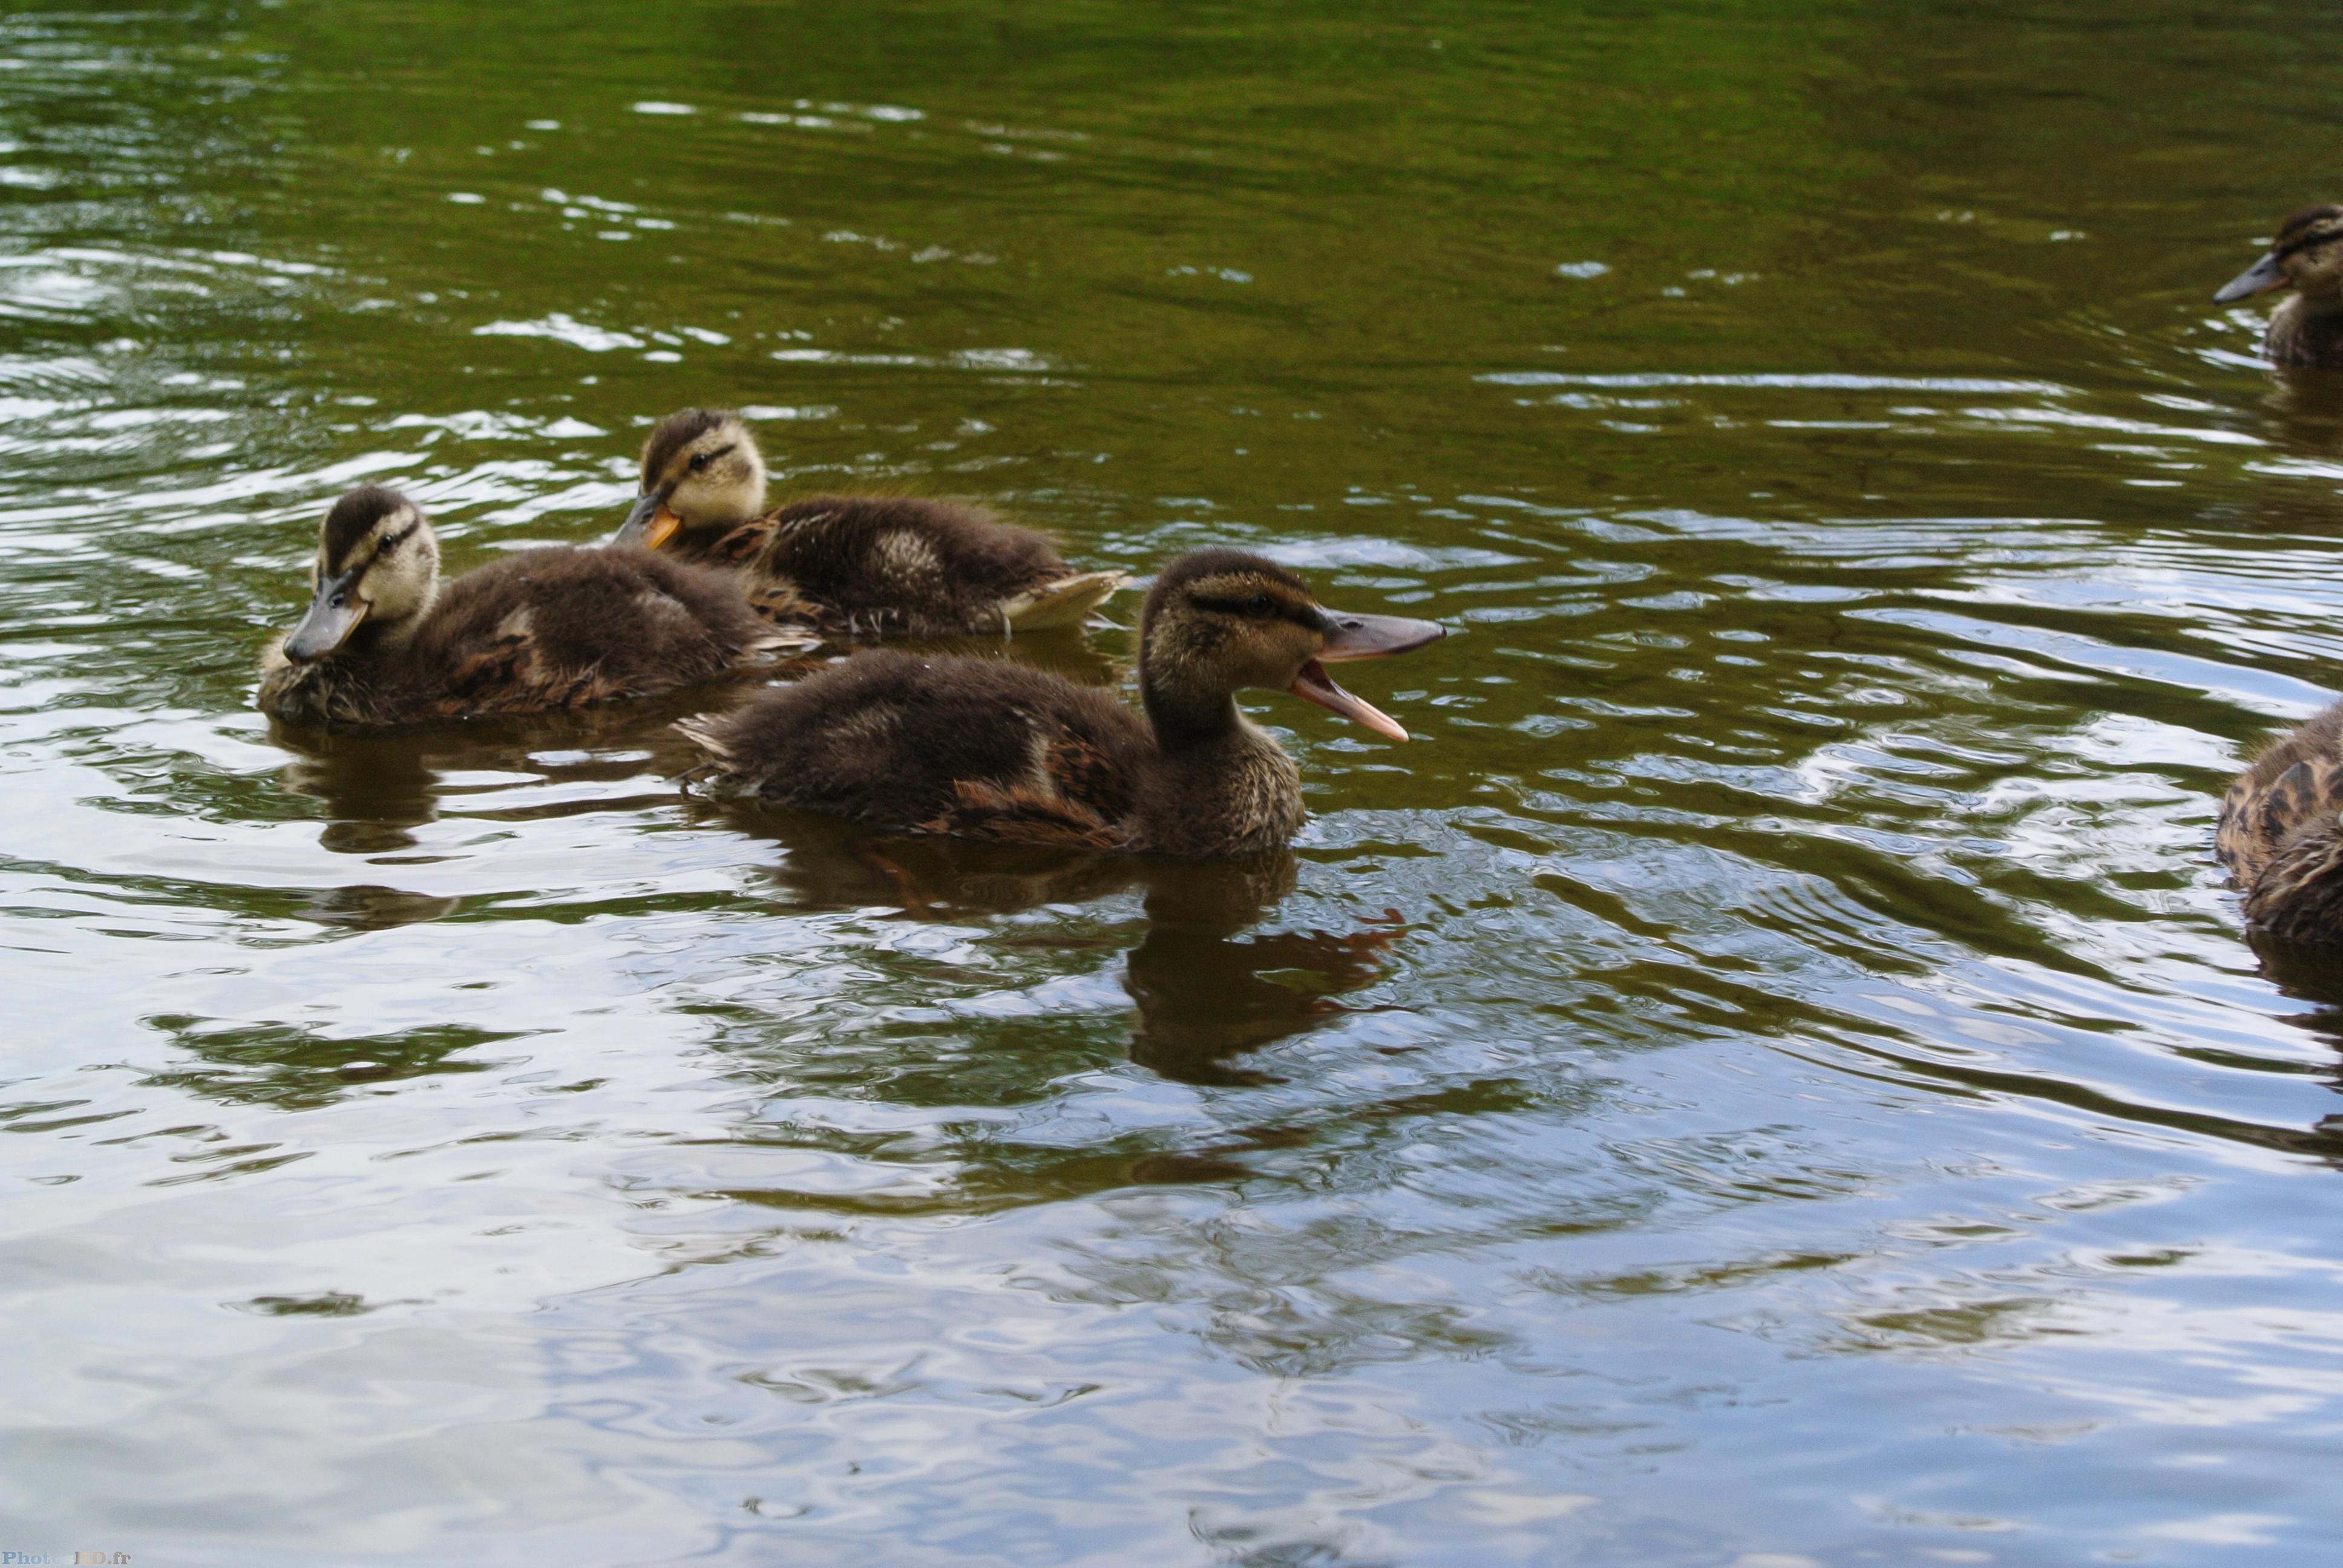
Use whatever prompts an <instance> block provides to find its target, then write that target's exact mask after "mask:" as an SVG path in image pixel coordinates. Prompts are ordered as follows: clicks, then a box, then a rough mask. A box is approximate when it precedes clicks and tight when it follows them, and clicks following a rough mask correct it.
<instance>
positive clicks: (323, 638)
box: [285, 571, 374, 664]
mask: <svg viewBox="0 0 2343 1568" xmlns="http://www.w3.org/2000/svg"><path fill="white" fill-rule="evenodd" d="M357 578H358V574H357V572H354V571H352V572H344V573H343V574H342V575H341V576H340V577H337V578H327V579H326V580H325V581H324V582H322V583H320V584H318V585H317V598H313V599H311V600H310V601H309V610H308V613H307V615H304V616H303V617H302V618H301V624H300V625H298V626H297V627H295V628H293V630H292V633H291V634H290V635H289V636H287V638H286V639H285V657H286V658H289V659H291V660H292V661H293V662H294V663H296V664H313V663H315V662H316V661H317V660H318V659H321V658H325V657H326V655H327V654H329V653H331V652H333V651H334V649H336V648H339V647H341V646H342V644H344V643H346V642H347V641H349V639H350V633H352V632H354V631H356V630H357V628H358V623H359V622H360V621H363V620H364V619H366V618H367V611H368V610H370V609H372V608H374V606H373V605H371V604H369V603H367V601H366V600H365V599H362V598H358V596H357Z"/></svg>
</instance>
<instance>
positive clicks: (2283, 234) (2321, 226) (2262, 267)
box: [2213, 206, 2343, 367]
mask: <svg viewBox="0 0 2343 1568" xmlns="http://www.w3.org/2000/svg"><path fill="white" fill-rule="evenodd" d="M2275 288H2291V289H2293V290H2294V297H2293V298H2291V299H2289V300H2287V301H2286V302H2285V303H2284V304H2282V305H2280V306H2279V307H2278V308H2277V309H2276V310H2274V311H2272V312H2270V318H2269V326H2268V328H2267V329H2265V331H2264V332H2263V334H2262V352H2263V353H2264V354H2267V355H2268V356H2269V357H2270V359H2271V360H2272V361H2273V362H2274V363H2276V364H2279V365H2288V366H2320V365H2323V366H2329V367H2333V366H2343V206H2312V207H2305V208H2303V209H2302V210H2301V211H2300V212H2298V213H2296V214H2295V215H2294V216H2292V217H2290V218H2288V219H2287V220H2286V223H2285V224H2284V226H2281V227H2280V228H2279V229H2278V238H2277V239H2276V240H2274V241H2272V242H2271V245H2270V248H2269V252H2268V255H2266V256H2263V257H2262V258H2261V259H2260V260H2259V261H2258V262H2256V263H2254V264H2253V266H2249V267H2247V268H2246V270H2245V271H2243V272H2241V273H2239V274H2238V275H2237V276H2235V277H2233V278H2231V279H2230V280H2229V281H2228V282H2227V283H2225V284H2223V285H2222V286H2221V290H2220V292H2219V293H2217V294H2216V295H2214V296H2213V299H2214V303H2216V304H2218V305H2231V304H2234V303H2236V302H2237V301H2238V300H2240V299H2248V298H2251V297H2253V296H2255V295H2257V294H2267V293H2268V292H2269V291H2270V290H2272V289H2275Z"/></svg>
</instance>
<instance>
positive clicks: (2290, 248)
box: [2271, 228, 2343, 261]
mask: <svg viewBox="0 0 2343 1568" xmlns="http://www.w3.org/2000/svg"><path fill="white" fill-rule="evenodd" d="M2338 239H2343V228H2335V229H2327V230H2324V231H2323V232H2321V233H2318V234H2307V235H2304V236H2302V237H2301V238H2300V239H2294V240H2288V242H2287V243H2286V244H2284V245H2282V246H2278V249H2277V250H2275V251H2273V252H2271V254H2272V255H2273V256H2277V257H2278V259H2279V260H2281V261H2283V260H2285V259H2286V258H2287V257H2288V256H2299V255H2301V254H2302V253H2303V252H2304V251H2306V250H2309V249H2312V248H2313V247H2315V246H2322V245H2329V244H2332V243H2333V242H2334V241H2336V240H2338Z"/></svg>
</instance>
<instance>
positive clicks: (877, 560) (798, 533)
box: [617, 408, 1123, 638]
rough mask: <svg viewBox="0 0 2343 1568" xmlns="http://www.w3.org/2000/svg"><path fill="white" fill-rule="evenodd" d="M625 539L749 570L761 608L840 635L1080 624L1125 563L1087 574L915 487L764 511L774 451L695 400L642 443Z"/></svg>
mask: <svg viewBox="0 0 2343 1568" xmlns="http://www.w3.org/2000/svg"><path fill="white" fill-rule="evenodd" d="M617 542H618V543H620V544H641V545H644V546H646V547H648V548H651V549H655V550H659V551H662V552H664V553H667V554H670V555H673V556H676V557H679V558H682V559H685V560H690V561H698V562H701V563H704V564H706V565H709V566H713V567H719V568H724V569H726V570H729V571H731V572H734V573H736V574H738V578H739V585H740V591H741V592H742V593H743V594H745V595H746V596H747V598H748V599H749V603H750V604H752V605H754V606H755V607H756V608H757V611H758V613H759V614H760V615H763V616H765V617H767V618H769V619H771V620H773V621H775V622H776V623H779V624H783V625H789V626H800V627H807V628H812V629H815V630H818V631H820V632H822V633H824V634H826V635H828V636H831V637H911V638H940V637H968V636H998V635H1004V634H1007V633H1011V632H1019V631H1039V630H1043V629H1046V628H1052V627H1069V626H1080V625H1081V623H1082V620H1083V618H1085V617H1087V616H1088V615H1089V614H1090V612H1091V610H1092V609H1095V608H1097V607H1098V606H1099V605H1100V604H1101V602H1103V601H1104V600H1105V598H1107V596H1108V595H1110V594H1111V593H1113V592H1114V590H1115V589H1116V588H1121V586H1122V583H1123V574H1122V573H1121V572H1114V571H1101V572H1078V571H1076V570H1075V569H1074V568H1072V567H1070V566H1068V565H1067V564H1066V563H1065V561H1064V560H1063V559H1062V558H1061V557H1060V556H1059V554H1058V551H1057V548H1056V547H1055V546H1054V545H1052V544H1051V542H1050V541H1049V540H1048V539H1046V538H1043V537H1042V536H1041V535H1040V534H1037V533H1035V532H1033V531H1032V530H1031V528H1015V527H1012V526H1011V525H1010V524H1007V523H1004V522H1001V520H1000V519H999V518H995V517H994V516H993V515H992V514H991V513H990V512H989V511H987V510H985V509H984V508H981V507H976V506H970V505H966V504H963V503H960V502H955V501H937V500H928V499H923V498H918V497H911V496H820V497H814V498H809V499H806V500H799V501H790V502H788V503H786V504H785V505H783V506H781V507H779V508H777V509H774V510H772V511H767V510H766V509H765V459H764V457H763V455H762V454H761V453H759V451H758V450H757V441H756V437H754V436H752V435H751V434H749V427H748V426H747V425H746V424H745V423H743V422H742V421H741V419H740V417H739V415H737V414H730V413H726V412H723V411H721V410H717V409H709V408H686V409H684V410H683V411H682V412H680V413H677V414H670V415H669V416H668V417H666V418H665V419H662V420H660V421H659V426H658V427H657V428H656V429H654V430H653V431H652V432H651V435H650V439H649V441H647V442H646V443H645V444H644V446H643V460H642V493H641V495H640V496H639V498H637V500H636V502H635V506H634V509H633V510H632V511H631V512H629V513H628V516H627V520H626V522H625V524H624V525H623V526H622V527H621V528H619V530H618V540H617Z"/></svg>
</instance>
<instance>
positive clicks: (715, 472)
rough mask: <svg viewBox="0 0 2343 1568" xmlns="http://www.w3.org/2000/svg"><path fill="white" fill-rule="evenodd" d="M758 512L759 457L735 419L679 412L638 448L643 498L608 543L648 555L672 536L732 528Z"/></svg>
mask: <svg viewBox="0 0 2343 1568" xmlns="http://www.w3.org/2000/svg"><path fill="white" fill-rule="evenodd" d="M764 508H765V458H764V455H763V454H762V453H760V452H759V451H758V450H757V438H756V437H754V436H751V435H750V434H749V427H748V426H747V425H746V424H744V423H742V422H741V419H740V416H739V415H738V414H731V413H727V412H725V411H724V410H723V409H720V408H686V409H683V410H682V411H680V412H679V413H674V414H670V415H669V416H668V417H666V418H664V419H662V420H660V421H659V425H658V427H657V428H655V429H653V430H652V431H651V435H650V439H649V440H648V441H646V442H644V443H643V471H642V493H641V494H640V495H639V496H638V497H637V498H636V499H635V506H634V510H632V511H630V512H628V514H627V520H626V522H625V523H624V524H622V525H621V526H620V527H619V529H618V538H617V539H616V540H615V541H614V542H615V543H618V544H622V545H640V546H642V547H643V548H645V549H652V550H655V549H658V548H659V547H660V546H661V545H664V544H666V543H667V542H668V540H669V539H670V538H674V537H675V535H676V533H677V532H678V531H679V530H685V529H688V530H693V531H697V530H699V529H703V528H708V529H720V528H738V527H739V525H740V524H742V523H745V522H747V521H749V519H750V518H755V517H756V516H757V515H758V514H759V513H760V512H762V511H763V510H764Z"/></svg>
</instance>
